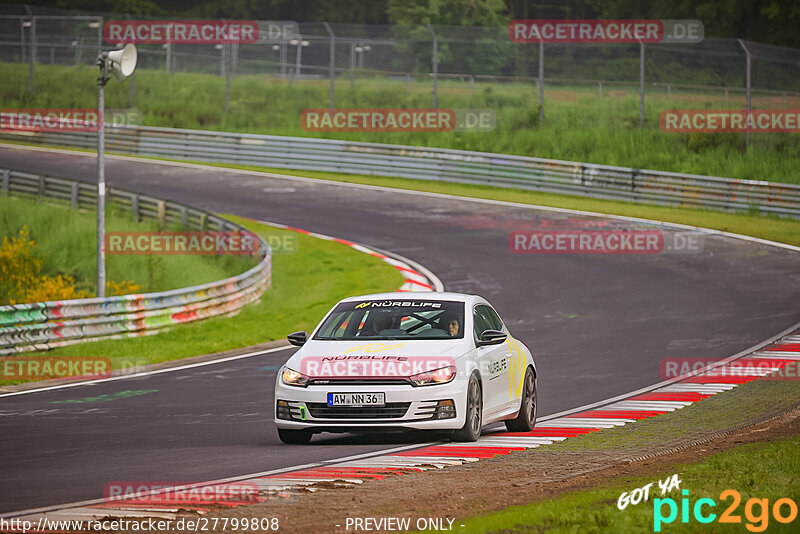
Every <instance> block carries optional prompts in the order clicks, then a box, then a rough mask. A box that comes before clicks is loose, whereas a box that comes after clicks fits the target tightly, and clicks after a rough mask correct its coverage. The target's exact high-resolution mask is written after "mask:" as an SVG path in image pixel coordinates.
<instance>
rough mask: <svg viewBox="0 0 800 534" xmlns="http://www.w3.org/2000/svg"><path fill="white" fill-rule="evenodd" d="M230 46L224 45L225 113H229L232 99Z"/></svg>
mask: <svg viewBox="0 0 800 534" xmlns="http://www.w3.org/2000/svg"><path fill="white" fill-rule="evenodd" d="M230 46H231V45H230V44H228V43H225V44H223V45H222V55H223V60H222V68H223V70H224V72H225V112H226V113H227V112H228V108H229V106H230V99H231V66H230V56H231V51H230Z"/></svg>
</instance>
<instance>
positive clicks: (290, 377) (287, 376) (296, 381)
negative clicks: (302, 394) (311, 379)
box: [281, 367, 308, 388]
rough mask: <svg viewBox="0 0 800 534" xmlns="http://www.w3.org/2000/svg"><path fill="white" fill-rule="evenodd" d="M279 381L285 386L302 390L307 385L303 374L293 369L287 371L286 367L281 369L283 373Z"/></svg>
mask: <svg viewBox="0 0 800 534" xmlns="http://www.w3.org/2000/svg"><path fill="white" fill-rule="evenodd" d="M281 380H282V381H283V383H284V384H286V385H287V386H297V387H301V388H304V387H306V386H307V385H308V377H307V376H306V375H304V374H303V373H300V372H298V371H295V370H294V369H289V368H288V367H284V368H283V373H281Z"/></svg>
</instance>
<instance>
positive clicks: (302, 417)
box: [300, 406, 306, 421]
mask: <svg viewBox="0 0 800 534" xmlns="http://www.w3.org/2000/svg"><path fill="white" fill-rule="evenodd" d="M300 420H301V421H305V420H306V407H305V406H300Z"/></svg>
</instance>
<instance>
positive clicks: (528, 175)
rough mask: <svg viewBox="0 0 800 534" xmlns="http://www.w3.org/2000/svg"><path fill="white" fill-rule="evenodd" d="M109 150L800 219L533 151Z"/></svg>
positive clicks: (738, 183) (657, 176)
mask: <svg viewBox="0 0 800 534" xmlns="http://www.w3.org/2000/svg"><path fill="white" fill-rule="evenodd" d="M96 138H97V134H96V133H85V132H84V133H78V132H26V133H24V134H23V133H11V132H5V133H2V134H0V139H5V140H11V141H26V142H32V143H37V144H48V145H60V146H69V147H80V148H94V147H95V146H96ZM106 149H107V150H108V151H112V152H117V153H124V154H135V155H139V156H156V157H164V158H172V159H184V160H194V161H204V162H225V163H239V164H248V165H260V166H265V167H273V168H283V169H303V170H315V171H329V172H340V173H352V174H368V175H380V176H397V177H401V178H416V179H423V180H433V181H446V182H459V183H469V184H481V185H490V186H497V187H510V188H516V189H527V190H534V191H542V192H547V193H561V194H567V195H580V196H586V197H593V198H602V199H612V200H623V201H629V202H644V203H649V204H659V205H667V206H692V207H702V208H711V209H720V210H738V211H749V210H757V211H759V212H763V213H773V214H779V215H787V216H791V217H800V186H797V185H792V184H782V183H775V182H767V181H758V180H736V179H730V178H720V177H714V176H700V175H695V174H680V173H673V172H662V171H652V170H644V169H633V168H626V167H614V166H609V165H596V164H591V163H577V162H569V161H557V160H549V159H542V158H533V157H526V156H514V155H505V154H492V153H487V152H471V151H467V150H451V149H440V148H427V147H415V146H402V145H387V144H377V143H359V142H350V141H341V140H328V139H315V138H304V137H280V136H273V135H256V134H239V133H227V132H214V131H203V130H182V129H173V128H156V127H131V126H121V127H116V126H115V127H110V126H109V127H107V129H106Z"/></svg>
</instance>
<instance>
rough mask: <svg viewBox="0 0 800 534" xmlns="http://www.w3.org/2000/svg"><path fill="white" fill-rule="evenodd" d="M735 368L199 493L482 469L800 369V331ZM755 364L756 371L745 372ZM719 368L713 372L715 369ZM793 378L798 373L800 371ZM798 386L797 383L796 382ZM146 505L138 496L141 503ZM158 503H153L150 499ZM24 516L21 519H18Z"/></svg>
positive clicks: (112, 510)
mask: <svg viewBox="0 0 800 534" xmlns="http://www.w3.org/2000/svg"><path fill="white" fill-rule="evenodd" d="M730 361H736V362H737V364H744V365H740V366H739V371H738V372H737V373H736V374H735V375H734V374H729V375H727V376H722V375H720V376H713V375H706V374H701V373H702V371H695V372H693V373H689V374H687V375H683V376H682V377H678V378H676V379H673V380H669V381H666V382H663V383H661V384H657V385H656V387H655V388H653V389H649V390H648V391H646V392H634V393H633V394H630V395H629V396H627V397H626V396H623V397H621V398H613V399H609V400H608V401H603V402H599V403H595V404H593V405H591V406H590V407H588V408H582V409H578V410H577V411H575V412H571V413H566V412H565V413H564V414H555V415H553V416H548V417H544V418H542V419H540V423H539V424H538V425H537V426H536V428H535V429H534V430H532V431H530V432H506V431H502V432H493V433H490V434H487V435H484V436H483V437H481V438H480V439H479V440H478V441H476V442H474V443H435V444H425V445H421V446H420V445H411V446H406V447H398V448H395V449H392V450H389V451H380V452H377V453H368V454H362V455H358V456H353V457H349V458H341V459H338V460H329V461H325V462H322V463H316V464H309V465H306V466H301V467H297V468H287V469H283V470H278V471H273V472H270V473H261V474H260V475H255V476H254V475H249V476H244V477H237V478H235V479H226V480H218V481H213V482H208V483H204V484H198V487H203V486H209V485H217V484H230V483H234V482H238V483H243V484H245V483H246V484H249V485H254V486H256V487H257V488H258V489H259V497H258V500H259V501H262V502H263V501H266V500H274V499H285V498H289V497H293V496H299V495H302V494H304V493H313V492H316V491H324V490H328V489H336V488H342V487H348V486H349V487H352V486H354V485H357V484H363V483H364V482H366V481H369V480H376V479H377V480H380V479H384V478H388V477H397V476H402V475H405V474H407V473H411V472H419V471H428V470H433V471H435V470H437V469H443V468H445V467H448V466H451V465H461V464H464V463H468V462H477V461H480V460H482V459H484V458H493V457H496V456H501V455H507V454H511V453H512V452H514V451H522V450H525V449H532V448H537V447H541V446H544V445H550V444H552V443H554V442H558V441H564V440H566V439H569V438H572V437H575V436H580V435H584V434H590V433H592V432H599V431H602V430H603V429H606V428H614V427H618V426H624V425H626V424H631V423H635V422H636V421H640V420H643V419H649V418H651V417H655V416H657V415H661V414H665V413H668V412H673V411H675V410H680V409H681V408H684V407H685V406H688V405H690V404H693V403H695V402H698V401H700V400H703V399H705V398H708V397H711V396H713V395H716V394H718V393H722V392H723V391H728V390H730V389H733V388H735V387H736V386H738V385H740V384H745V383H747V382H752V381H753V380H757V379H759V378H762V377H764V376H766V375H769V374H772V373H773V372H775V371H779V370H781V369H783V368H784V367H786V366H787V365H790V364H792V365H800V330H797V325H796V326H795V327H793V328H792V329H791V333H790V334H788V335H786V334H784V335H783V337H780V336H779V337H777V341H773V342H771V343H769V344H762V345H760V346H759V348H758V349H756V350H752V349H751V350H750V351H749V352H745V353H744V354H743V355H742V354H741V353H740V355H736V356H732V357H731V358H728V359H726V360H724V362H726V363H727V362H730ZM747 364H751V365H749V366H748V365H747ZM713 367H715V366H709V367H708V368H707V369H712V368H713ZM795 373H796V371H795ZM795 379H796V378H795ZM140 497H141V496H140ZM153 500H155V499H153ZM213 504H214V505H216V506H228V507H230V506H239V505H243V504H249V503H242V502H227V503H226V502H215V503H213ZM210 510H211V509H210V508H209V505H205V506H202V505H200V506H198V505H184V504H180V503H177V504H176V503H170V504H169V505H164V506H159V505H157V504H147V505H137V504H125V503H124V502H113V503H109V502H103V501H101V500H96V501H89V502H85V503H75V504H72V505H64V506H61V507H52V508H49V509H41V510H36V511H34V510H30V511H27V512H19V513H17V514H13V515H14V517H20V518H21V519H28V520H31V521H38V520H39V519H40V518H41V517H46V518H49V519H55V520H64V519H93V518H104V517H120V518H122V517H157V518H171V519H175V518H178V517H180V516H186V515H187V514H206V513H208V512H209V511H210ZM19 514H24V515H19Z"/></svg>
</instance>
